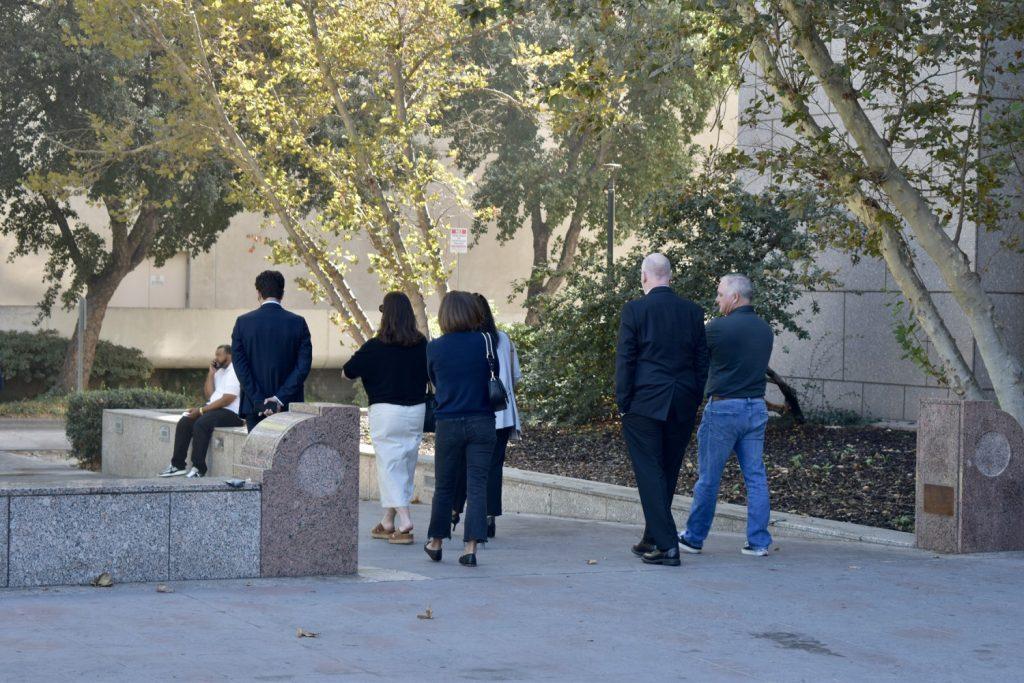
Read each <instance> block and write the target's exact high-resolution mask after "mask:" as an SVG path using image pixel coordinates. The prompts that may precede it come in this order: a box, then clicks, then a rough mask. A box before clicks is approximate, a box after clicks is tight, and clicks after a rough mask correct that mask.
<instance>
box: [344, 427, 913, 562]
mask: <svg viewBox="0 0 1024 683" xmlns="http://www.w3.org/2000/svg"><path fill="white" fill-rule="evenodd" d="M359 455H360V458H359V460H360V466H359V495H360V497H361V498H362V499H364V500H377V499H378V489H377V458H376V457H375V454H374V451H373V447H372V446H370V445H368V444H361V445H360V447H359ZM415 484H416V493H417V495H418V496H419V499H420V501H421V502H424V503H426V502H429V499H430V496H431V495H433V491H434V457H433V456H431V455H420V458H419V462H418V464H417V466H416V482H415ZM692 501H693V499H692V498H690V497H688V496H680V495H676V497H675V500H674V502H673V504H672V511H673V512H674V513H675V517H676V521H677V523H678V522H682V521H684V520H685V519H686V516H687V515H688V514H689V512H690V505H691V504H692ZM502 506H503V508H504V511H505V512H506V513H509V512H522V513H529V514H538V515H550V516H553V517H568V518H572V519H589V520H595V521H602V522H619V523H625V524H643V521H644V520H643V511H642V510H641V508H640V496H639V494H638V493H637V490H636V489H635V488H632V487H629V486H618V485H616V484H606V483H603V482H596V481H588V480H585V479H574V478H572V477H562V476H559V475H555V474H543V473H540V472H530V471H528V470H519V469H514V468H511V467H506V468H505V471H504V487H503V489H502ZM746 524H747V511H746V508H745V507H743V506H741V505H733V504H731V503H719V504H718V506H717V509H716V513H715V521H714V524H713V525H712V528H713V529H714V530H716V531H727V532H734V533H744V532H745V531H746ZM770 527H771V532H772V535H773V536H776V537H779V538H806V539H818V540H829V541H846V542H852V543H868V544H871V545H882V546H889V547H896V548H913V547H915V546H914V534H910V533H906V532H903V531H893V530H891V529H882V528H879V527H872V526H865V525H862V524H852V523H849V522H836V521H834V520H830V519H821V518H818V517H808V516H805V515H794V514H788V513H776V512H773V513H772V518H771V523H770Z"/></svg>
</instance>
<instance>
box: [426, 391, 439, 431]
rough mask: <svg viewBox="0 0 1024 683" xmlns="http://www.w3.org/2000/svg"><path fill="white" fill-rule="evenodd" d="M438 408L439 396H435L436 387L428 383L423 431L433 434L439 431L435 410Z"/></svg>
mask: <svg viewBox="0 0 1024 683" xmlns="http://www.w3.org/2000/svg"><path fill="white" fill-rule="evenodd" d="M436 409H437V397H435V396H434V388H433V387H432V386H430V385H429V384H428V385H427V401H426V410H425V411H424V413H423V433H424V434H433V433H434V432H436V431H437V416H436V415H435V414H434V411H435V410H436Z"/></svg>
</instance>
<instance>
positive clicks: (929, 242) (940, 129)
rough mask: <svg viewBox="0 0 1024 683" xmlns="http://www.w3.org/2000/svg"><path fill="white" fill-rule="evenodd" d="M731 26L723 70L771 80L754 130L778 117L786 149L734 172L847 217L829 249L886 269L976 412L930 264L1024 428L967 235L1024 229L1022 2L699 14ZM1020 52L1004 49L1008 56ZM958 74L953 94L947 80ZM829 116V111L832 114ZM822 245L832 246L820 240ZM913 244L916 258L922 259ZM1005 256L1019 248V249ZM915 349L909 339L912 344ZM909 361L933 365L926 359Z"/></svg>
mask: <svg viewBox="0 0 1024 683" xmlns="http://www.w3.org/2000/svg"><path fill="white" fill-rule="evenodd" d="M691 6H692V8H693V10H694V11H695V12H698V13H701V14H704V15H710V16H714V17H716V18H717V19H718V21H719V26H720V28H721V33H720V48H721V52H720V53H719V54H718V55H717V56H718V58H720V59H723V60H726V61H730V60H731V61H734V62H735V63H740V61H741V60H743V59H747V58H749V59H752V60H753V61H754V62H756V64H757V66H758V67H759V70H760V72H761V77H762V81H761V82H760V83H759V84H757V85H756V88H755V96H754V101H753V103H752V104H751V106H750V107H749V109H748V110H747V111H746V112H744V113H743V116H744V118H745V123H753V122H756V121H757V119H758V118H759V117H760V116H761V115H763V114H764V113H766V112H768V111H770V110H778V109H781V112H782V123H783V124H784V125H785V126H786V128H787V130H788V131H789V132H788V133H785V135H790V136H791V137H790V138H789V139H787V141H786V142H787V144H786V145H783V146H780V147H775V148H771V149H763V150H757V151H754V152H749V153H747V152H738V153H737V154H736V155H735V158H734V161H737V162H739V163H740V164H742V165H744V166H746V167H748V168H749V167H752V168H755V169H757V170H760V171H762V172H766V173H769V174H770V175H771V177H772V179H773V180H774V181H775V182H778V183H782V184H789V185H792V186H797V187H805V188H808V189H809V190H811V191H812V192H814V193H815V194H817V195H819V196H824V197H825V198H831V199H833V200H835V201H837V202H840V203H842V204H844V205H845V206H846V208H847V209H848V210H849V212H850V214H851V220H850V222H849V224H847V225H846V226H845V229H841V230H838V231H835V230H834V226H830V228H829V234H827V235H822V237H823V238H824V239H826V240H827V241H828V242H829V243H831V244H833V245H835V246H839V247H840V248H845V249H847V250H849V251H851V252H855V253H867V254H871V255H878V256H881V257H882V258H883V259H884V260H885V263H886V265H887V266H888V268H889V272H890V273H891V274H892V275H893V279H894V281H895V282H896V283H897V285H898V286H899V287H900V289H901V291H902V293H903V295H904V297H905V298H906V300H907V302H908V304H909V306H910V309H911V311H912V312H913V315H914V318H915V319H916V325H914V328H915V329H912V330H911V331H910V333H909V337H910V339H907V338H904V340H903V341H904V342H906V345H907V346H910V347H913V346H914V339H913V338H914V336H915V335H916V333H917V331H918V330H920V331H921V332H923V334H924V335H925V337H926V338H927V341H929V342H931V347H932V350H933V352H934V355H935V357H936V358H937V359H938V361H937V362H938V366H939V367H938V368H934V367H931V368H930V369H931V370H932V371H934V372H936V374H938V375H939V376H940V379H942V380H943V381H944V383H945V384H947V385H948V386H949V387H950V388H951V389H952V390H953V391H954V392H955V393H956V394H957V395H960V396H963V397H966V398H971V399H978V398H981V396H982V393H981V390H980V388H979V385H978V381H977V378H976V377H975V374H974V372H973V370H972V368H971V367H970V365H969V364H968V362H967V361H966V359H965V358H964V356H963V354H962V353H961V351H960V349H959V348H958V346H957V345H956V343H955V341H954V339H953V336H952V334H951V333H950V331H949V327H948V321H947V320H945V319H944V318H943V315H942V314H941V313H940V311H939V309H938V307H937V306H936V304H935V301H934V300H933V298H932V296H931V295H930V293H929V292H928V290H927V288H926V287H925V285H924V283H923V280H922V278H921V275H920V272H921V265H922V264H921V258H922V256H921V255H920V252H923V253H924V254H926V255H927V257H928V258H929V259H930V260H931V261H932V262H934V264H935V266H937V269H938V272H939V274H940V275H941V277H942V280H943V282H944V283H945V285H946V286H947V287H948V289H949V291H950V292H951V293H952V298H953V301H954V302H955V303H956V305H957V307H958V309H959V311H961V312H962V313H963V316H964V317H965V319H966V320H967V322H968V323H969V325H970V329H971V333H972V335H973V337H974V340H975V343H976V344H977V349H978V352H979V354H980V356H981V358H982V360H983V361H984V363H985V366H986V368H987V369H988V374H989V376H990V378H991V381H992V384H993V387H994V390H995V394H996V397H997V399H998V402H999V404H1000V406H1001V407H1002V409H1003V410H1005V411H1007V412H1008V413H1010V414H1011V415H1013V416H1014V417H1015V418H1016V419H1017V420H1018V421H1019V422H1021V423H1024V366H1022V362H1021V358H1020V355H1019V353H1018V352H1017V351H1015V350H1014V349H1013V348H1011V346H1010V345H1009V344H1008V342H1007V338H1006V335H1005V332H1004V327H1003V324H1002V323H1001V321H1000V320H999V319H998V318H997V315H996V311H995V306H994V304H993V301H992V299H991V297H990V296H989V295H988V293H987V292H986V291H985V289H984V288H983V286H982V283H981V279H980V277H979V274H978V272H977V271H976V270H975V268H974V267H972V264H971V262H970V259H969V258H968V255H967V253H966V252H965V250H964V247H963V243H962V240H963V238H964V236H965V227H969V226H976V228H977V230H979V231H984V230H1002V229H1004V228H1005V227H1006V226H1007V225H1008V224H1010V223H1011V222H1019V221H1020V220H1021V216H1020V215H1019V213H1018V211H1019V209H1015V208H1014V206H1015V202H1016V201H1018V200H1019V193H1020V186H1019V179H1020V177H1021V161H1022V159H1024V142H1022V137H1021V135H1020V132H1019V131H1020V130H1021V129H1022V124H1024V102H1022V101H1021V100H1020V99H1016V98H1015V97H1014V96H1012V95H1011V96H1004V95H1002V94H1000V92H1001V91H1000V87H1001V86H1000V81H1001V79H1004V78H1008V77H1014V78H1019V77H1020V76H1019V75H1017V74H1021V73H1024V71H1022V69H1024V56H1022V53H1021V51H1020V48H1019V46H1020V45H1021V40H1022V39H1024V4H1022V3H1019V2H1007V1H1002V0H979V1H976V2H966V1H959V0H931V1H930V2H928V3H910V2H903V1H901V0H850V1H848V2H843V3H826V2H823V1H819V0H767V1H764V2H756V3H755V2H752V1H748V0H725V1H723V2H719V3H716V4H715V5H710V4H708V3H705V2H703V1H702V0H697V1H696V2H694V3H691ZM1014 43H1016V44H1017V45H1018V47H1017V49H1016V50H1014V49H1007V46H1008V45H1013V44H1014ZM952 74H957V78H956V79H955V80H954V79H953V78H952V77H951V76H952ZM825 103H827V104H829V105H831V106H830V107H826V106H824V104H825ZM823 243H824V242H823ZM912 245H916V246H917V247H918V248H919V250H920V251H917V250H915V249H913V248H912ZM1003 248H1005V249H1019V248H1020V245H1019V244H1018V243H1016V241H1014V240H1013V239H1011V238H1007V239H1005V240H1004V241H1003ZM904 335H905V336H906V335H907V332H906V330H904ZM911 355H912V356H913V357H914V358H915V360H917V361H919V362H920V363H921V364H923V365H925V366H926V367H928V366H929V364H930V362H931V361H929V358H928V355H927V354H926V353H924V352H923V350H922V349H921V348H920V346H919V345H918V347H917V349H916V351H915V350H914V349H912V350H911Z"/></svg>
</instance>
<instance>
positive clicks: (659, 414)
mask: <svg viewBox="0 0 1024 683" xmlns="http://www.w3.org/2000/svg"><path fill="white" fill-rule="evenodd" d="M707 363H708V359H707V345H706V342H705V338H704V311H703V310H702V309H701V307H700V306H698V305H697V304H695V303H693V302H692V301H689V300H687V299H683V298H682V297H680V296H678V295H676V294H675V292H673V291H672V290H671V289H670V288H669V287H656V288H654V289H652V290H651V291H650V292H649V293H648V294H647V295H646V296H644V297H643V298H642V299H637V300H636V301H631V302H630V303H628V304H626V306H625V307H624V308H623V310H622V322H621V325H620V328H619V345H618V353H617V358H616V373H615V380H616V382H615V383H616V401H617V402H618V405H619V409H620V410H621V411H622V412H624V413H625V412H631V413H636V414H639V415H644V416H647V417H651V418H653V419H657V420H664V419H666V418H667V416H668V414H669V409H670V407H671V406H672V404H673V403H674V402H676V401H680V400H699V398H700V396H701V392H702V391H703V388H704V382H705V380H706V378H707Z"/></svg>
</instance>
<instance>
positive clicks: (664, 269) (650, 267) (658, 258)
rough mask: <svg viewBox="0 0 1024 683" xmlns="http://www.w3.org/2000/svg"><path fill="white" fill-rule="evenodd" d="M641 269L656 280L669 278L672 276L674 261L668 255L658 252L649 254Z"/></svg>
mask: <svg viewBox="0 0 1024 683" xmlns="http://www.w3.org/2000/svg"><path fill="white" fill-rule="evenodd" d="M640 270H641V271H642V272H644V273H647V275H648V276H650V277H651V278H653V279H655V280H668V279H670V278H671V277H672V263H671V262H670V261H669V260H668V257H667V256H665V255H664V254H659V253H658V252H655V253H653V254H648V255H647V256H646V257H645V258H644V262H643V263H642V264H641V265H640Z"/></svg>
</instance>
